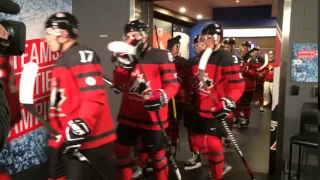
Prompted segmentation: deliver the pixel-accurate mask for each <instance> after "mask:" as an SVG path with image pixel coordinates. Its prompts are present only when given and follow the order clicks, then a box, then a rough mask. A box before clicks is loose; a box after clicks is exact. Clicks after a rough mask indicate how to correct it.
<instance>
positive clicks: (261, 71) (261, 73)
mask: <svg viewBox="0 0 320 180" xmlns="http://www.w3.org/2000/svg"><path fill="white" fill-rule="evenodd" d="M251 55H252V57H251V60H254V59H256V60H257V61H258V67H257V69H256V70H255V71H256V74H257V80H256V82H257V85H256V90H255V92H256V93H257V94H258V99H259V106H260V113H261V114H262V113H263V111H264V108H263V84H264V79H265V76H266V75H267V74H268V72H269V69H268V67H267V66H266V67H263V65H264V61H265V59H264V58H263V57H261V56H260V47H259V46H256V47H254V48H253V49H252V50H251Z"/></svg>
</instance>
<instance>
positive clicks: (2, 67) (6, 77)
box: [0, 56, 21, 125]
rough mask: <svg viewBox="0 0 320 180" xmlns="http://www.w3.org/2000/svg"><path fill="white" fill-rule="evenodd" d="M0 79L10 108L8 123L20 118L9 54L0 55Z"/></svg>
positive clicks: (17, 96) (17, 93) (17, 94)
mask: <svg viewBox="0 0 320 180" xmlns="http://www.w3.org/2000/svg"><path fill="white" fill-rule="evenodd" d="M0 80H2V81H3V85H4V93H5V96H6V98H7V101H8V105H9V110H10V124H11V125H12V124H14V123H16V122H17V121H19V120H20V119H21V112H20V101H19V91H18V87H17V84H16V79H15V75H14V70H13V68H12V66H11V65H10V63H9V56H0Z"/></svg>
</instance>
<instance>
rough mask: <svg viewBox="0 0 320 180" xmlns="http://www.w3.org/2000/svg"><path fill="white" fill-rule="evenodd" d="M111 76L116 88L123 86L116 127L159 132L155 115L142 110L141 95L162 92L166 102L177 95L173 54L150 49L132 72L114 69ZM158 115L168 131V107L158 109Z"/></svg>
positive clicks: (177, 83)
mask: <svg viewBox="0 0 320 180" xmlns="http://www.w3.org/2000/svg"><path fill="white" fill-rule="evenodd" d="M141 66H142V67H143V70H142V69H141ZM113 75H114V84H115V85H123V84H125V86H124V88H123V95H122V101H121V107H120V111H119V114H118V118H117V120H118V121H119V123H122V124H126V125H129V126H133V127H136V128H142V129H148V130H161V128H160V126H159V123H158V119H157V116H156V113H155V112H151V111H147V109H146V108H145V107H144V98H143V95H144V93H145V92H146V91H148V90H149V89H151V90H153V91H155V90H157V89H163V90H164V91H165V92H166V94H167V96H168V99H169V100H170V99H171V98H172V97H174V96H175V95H176V94H177V92H178V89H179V82H178V79H177V71H176V67H175V64H174V62H173V57H172V54H171V53H170V52H168V51H166V50H161V49H154V48H151V49H150V50H148V51H147V52H146V53H145V54H144V56H143V57H142V59H141V60H139V64H136V65H135V67H134V68H133V69H132V70H131V71H127V70H124V69H122V68H121V67H117V68H116V69H115V70H114V72H113ZM145 76H146V77H145ZM159 114H160V121H161V123H162V124H163V126H164V128H167V127H168V106H165V107H163V108H161V109H160V110H159Z"/></svg>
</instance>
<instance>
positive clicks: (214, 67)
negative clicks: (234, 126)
mask: <svg viewBox="0 0 320 180" xmlns="http://www.w3.org/2000/svg"><path fill="white" fill-rule="evenodd" d="M189 73H191V74H189V75H188V77H190V83H191V85H193V88H192V89H193V90H196V93H197V97H196V107H198V109H197V112H198V114H199V115H200V116H202V117H205V118H212V117H213V116H212V111H211V109H212V108H213V107H214V106H215V105H216V104H218V103H219V101H220V99H221V98H223V97H227V98H231V99H232V100H233V101H235V102H237V101H238V100H239V99H240V97H241V96H242V93H243V91H244V87H245V83H244V81H243V78H242V75H241V73H240V66H239V65H238V64H235V63H234V58H233V57H232V55H231V54H230V53H227V52H224V51H221V50H219V51H215V52H213V53H212V54H211V56H210V58H209V60H208V64H207V66H206V70H205V77H204V79H205V81H206V85H207V87H208V89H205V87H204V85H203V84H202V81H200V79H199V74H198V65H197V64H193V65H191V66H190V71H189ZM187 81H188V80H187ZM209 93H211V94H212V95H213V97H214V101H215V103H213V101H212V99H211V98H210V97H209Z"/></svg>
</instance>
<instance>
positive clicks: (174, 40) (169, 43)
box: [167, 35, 181, 50]
mask: <svg viewBox="0 0 320 180" xmlns="http://www.w3.org/2000/svg"><path fill="white" fill-rule="evenodd" d="M180 39H181V36H180V35H178V36H176V37H173V38H170V39H168V41H167V49H168V50H170V49H171V48H172V47H173V46H174V45H175V44H180Z"/></svg>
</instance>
